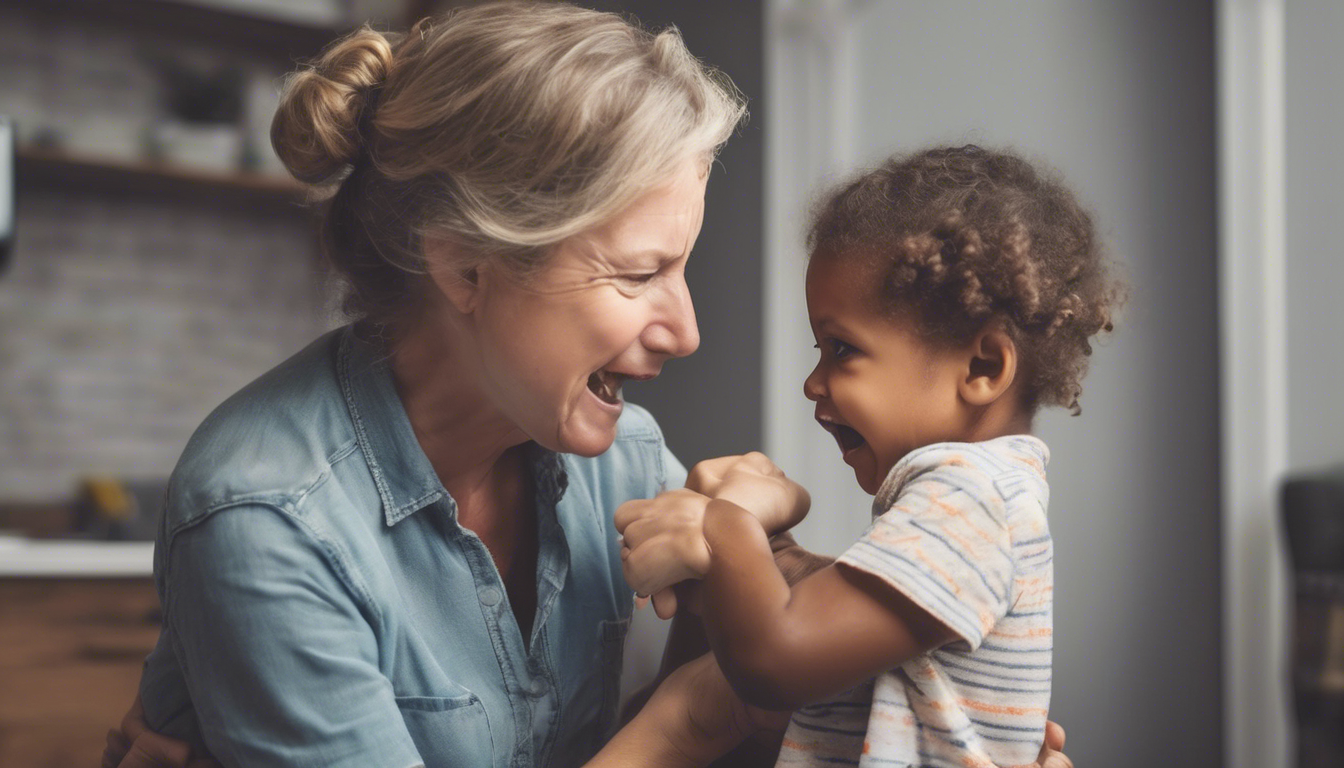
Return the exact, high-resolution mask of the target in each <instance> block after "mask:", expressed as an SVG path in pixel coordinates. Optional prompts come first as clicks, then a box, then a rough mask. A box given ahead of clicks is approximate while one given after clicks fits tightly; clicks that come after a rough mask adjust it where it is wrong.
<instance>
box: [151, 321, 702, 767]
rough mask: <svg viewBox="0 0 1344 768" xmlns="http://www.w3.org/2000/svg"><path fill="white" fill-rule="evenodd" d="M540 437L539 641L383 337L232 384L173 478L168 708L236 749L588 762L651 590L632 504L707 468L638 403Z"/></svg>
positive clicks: (399, 761) (244, 757)
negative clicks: (620, 537) (416, 418)
mask: <svg viewBox="0 0 1344 768" xmlns="http://www.w3.org/2000/svg"><path fill="white" fill-rule="evenodd" d="M534 454H535V461H534V467H535V470H536V471H535V472H534V475H535V477H536V483H537V490H536V498H537V502H536V504H537V516H538V525H539V539H540V552H539V555H538V558H537V613H536V617H535V619H534V621H533V628H532V633H531V637H530V638H528V639H527V641H526V642H525V641H524V638H523V637H522V634H521V632H520V630H519V627H518V623H517V622H516V621H515V619H514V616H513V612H512V610H511V609H510V607H509V601H508V596H507V594H506V592H505V589H504V584H503V582H502V581H501V580H500V576H499V572H498V571H497V570H496V569H495V566H494V563H493V561H492V560H491V557H490V554H489V552H488V551H487V550H486V548H485V545H484V544H483V543H482V542H481V540H480V539H479V538H477V537H476V535H475V534H473V533H472V532H471V531H469V530H466V529H464V528H462V527H461V526H460V525H458V523H457V515H456V504H455V503H454V501H453V499H452V498H451V497H450V496H449V495H448V493H447V492H446V491H445V490H444V488H443V485H442V484H441V483H440V482H439V480H438V477H437V476H436V475H435V473H434V470H433V469H432V468H431V466H430V464H429V460H428V459H427V458H426V456H425V454H424V452H423V451H422V450H421V449H420V446H419V443H418V442H417V441H416V438H415V435H414V433H413V432H412V430H411V424H410V420H409V419H408V418H407V416H406V412H405V410H404V408H403V407H402V404H401V401H400V399H399V398H398V396H397V393H396V390H395V388H394V384H393V379H392V375H391V372H390V369H389V368H388V365H387V363H386V360H385V359H383V358H382V357H381V356H380V355H379V353H378V351H377V349H376V348H375V347H374V346H373V345H371V344H369V343H367V342H364V341H361V340H359V339H358V338H357V334H355V333H354V332H353V331H352V329H350V328H344V329H340V330H337V331H333V332H332V333H330V334H327V335H326V336H323V337H322V338H320V339H318V340H317V341H316V342H314V343H313V344H312V345H310V346H309V347H308V348H307V349H305V350H303V351H302V352H300V353H299V354H297V355H295V356H294V357H293V358H291V359H290V360H288V361H287V362H285V363H283V364H281V365H280V366H279V367H277V368H276V369H274V370H272V371H271V372H269V373H267V374H266V375H264V376H262V377H261V378H260V379H258V380H257V381H255V382H253V383H252V384H251V385H249V386H248V387H247V388H245V389H244V390H242V391H241V392H239V393H238V394H237V395H235V396H234V397H232V398H230V399H229V400H228V401H227V402H226V403H224V404H223V405H222V406H220V407H219V408H218V409H217V410H216V411H215V412H214V413H213V414H211V416H210V417H209V418H208V419H206V421H205V423H204V424H202V425H201V427H200V429H198V430H197V432H196V434H195V435H194V436H193V437H192V439H191V441H190V442H189V444H188V445H187V448H186V451H185V452H184V453H183V455H182V459H181V461H180V462H179V463H178V466H177V469H176V470H175V471H174V473H173V477H172V481H171V483H170V487H169V492H168V501H167V507H166V511H165V517H164V522H163V526H162V528H161V530H160V533H159V540H158V545H157V548H156V550H155V569H154V570H155V578H156V580H157V583H158V589H159V597H160V599H161V600H162V602H163V612H164V626H163V632H162V635H161V637H160V639H159V644H158V647H157V648H156V649H155V650H154V652H153V654H152V655H151V656H150V657H149V660H148V661H147V662H146V666H145V675H144V679H143V681H142V683H141V693H142V695H143V698H144V704H145V714H146V720H147V722H148V724H149V725H150V726H151V727H152V728H154V729H155V730H159V731H161V732H163V733H166V734H168V735H170V736H175V737H178V738H182V739H186V740H188V741H190V742H192V743H193V744H195V745H197V746H199V747H204V748H206V749H208V750H209V751H210V752H211V753H212V754H214V755H215V757H217V758H218V759H219V760H220V761H222V762H223V763H224V765H226V766H330V767H333V768H334V767H336V766H358V768H373V767H375V766H387V767H388V768H408V767H409V766H414V765H419V764H424V765H425V766H429V767H430V768H433V767H435V766H472V767H473V768H475V767H477V766H495V768H505V767H506V766H513V767H519V766H571V765H578V764H581V763H582V762H584V761H585V760H586V759H587V758H588V757H590V756H591V755H592V754H593V753H594V752H595V751H596V750H597V748H598V747H599V746H600V745H601V743H602V742H603V740H604V739H605V738H606V737H607V735H608V734H609V731H610V729H611V726H612V724H613V722H614V718H615V716H616V712H615V706H616V697H617V689H618V684H619V679H618V678H619V674H620V668H621V645H622V643H623V641H624V638H625V632H626V628H627V627H628V626H629V621H630V611H631V607H632V601H631V592H630V589H629V587H627V586H626V583H625V580H624V578H623V576H622V574H621V564H620V563H621V561H620V551H619V546H618V544H617V537H616V531H615V530H614V528H613V527H612V523H611V519H612V513H613V511H614V510H615V509H616V507H617V506H618V505H619V504H620V503H621V502H623V501H626V500H627V499H634V498H647V497H649V496H652V495H654V494H655V493H657V492H658V491H660V490H661V489H663V488H666V487H671V486H676V485H680V484H681V483H682V482H683V481H684V479H685V470H684V468H683V467H682V466H681V464H680V463H678V462H677V460H676V459H675V458H674V457H673V456H672V455H671V454H670V453H669V452H668V450H667V448H666V447H665V445H664V443H663V438H662V434H661V432H660V431H659V429H658V425H657V424H656V423H655V422H654V421H653V419H652V418H651V417H650V416H649V414H648V413H647V412H646V411H644V410H643V409H640V408H638V407H635V406H630V405H627V407H626V410H625V413H624V414H623V415H622V416H621V419H620V422H619V425H618V428H617V436H616V441H615V443H614V444H613V445H612V447H611V449H610V450H608V451H607V452H606V453H604V454H603V455H601V456H599V457H597V458H593V459H585V458H579V457H575V456H563V457H560V456H557V455H556V454H553V453H549V452H546V451H543V450H541V449H539V448H538V449H536V451H535V452H534ZM566 484H567V487H566ZM557 499H558V501H557Z"/></svg>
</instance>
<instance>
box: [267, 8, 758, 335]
mask: <svg viewBox="0 0 1344 768" xmlns="http://www.w3.org/2000/svg"><path fill="white" fill-rule="evenodd" d="M744 114H745V107H744V104H743V100H742V97H741V95H740V94H739V93H738V91H737V90H736V88H734V87H733V85H732V83H731V82H730V81H729V80H728V79H727V78H726V77H724V76H723V75H722V74H720V73H718V72H716V71H714V70H712V69H710V68H708V67H706V66H705V65H704V64H702V63H701V62H699V61H698V60H697V59H695V57H693V56H692V55H691V54H690V52H689V51H687V50H686V46H685V44H684V43H683V42H682V39H681V36H680V34H679V33H678V32H677V30H676V29H675V28H671V29H667V30H664V31H662V32H659V33H657V34H654V33H650V32H647V31H645V30H643V29H641V28H639V27H638V26H635V25H634V24H632V23H630V22H628V21H626V20H625V19H623V18H621V17H620V16H617V15H615V14H610V13H600V12H597V11H591V10H587V9H582V8H577V7H575V6H572V5H568V4H565V3H558V2H520V1H514V2H498V3H490V4H486V5H479V6H474V7H470V8H462V9H458V10H455V11H451V12H449V13H447V14H444V15H442V16H439V17H432V18H428V19H424V20H422V21H421V22H419V23H418V24H416V25H415V26H414V27H413V28H412V29H411V30H410V32H409V33H406V34H404V35H397V34H386V33H382V32H378V31H376V30H373V29H370V28H368V27H364V28H362V29H359V30H357V31H355V32H353V33H351V34H350V35H348V36H347V37H345V38H343V39H341V40H338V41H337V42H336V43H334V44H333V45H332V46H331V47H330V48H328V49H327V50H326V51H325V52H324V53H323V54H322V55H321V56H320V58H319V59H318V60H317V61H315V62H314V63H312V64H310V65H308V66H305V67H304V68H302V69H301V70H299V71H298V72H296V73H294V74H293V75H291V76H290V79H289V81H288V83H287V85H286V89H285V94H284V96H283V97H282V100H281V105H280V108H279V110H278V111H277V113H276V116H275V120H274V122H273V123H272V125H271V140H272V143H273V144H274V146H275V149H276V152H277V154H278V155H279V156H280V158H281V160H282V161H284V163H285V165H286V167H287V168H289V170H290V172H291V173H293V174H294V176H295V177H297V178H299V179H300V180H303V181H306V182H309V183H312V184H316V185H319V186H322V187H325V188H327V189H329V190H331V189H334V193H333V194H332V196H331V197H330V200H329V201H328V203H327V205H328V208H327V211H326V215H325V217H324V224H323V241H324V251H325V252H326V254H327V256H328V258H329V259H330V260H331V261H332V262H333V264H334V266H335V267H336V268H337V270H338V271H339V272H340V273H341V275H342V276H343V277H344V279H345V281H346V283H347V284H348V290H347V294H346V302H345V306H346V311H347V313H349V314H350V315H352V316H354V317H360V318H368V319H370V320H372V321H374V322H375V323H377V324H379V325H391V324H393V321H395V320H397V319H398V318H401V317H404V316H405V315H406V310H407V309H408V307H409V306H410V305H412V304H415V302H416V300H417V299H418V298H420V297H422V296H423V295H424V294H422V293H421V291H422V290H423V289H424V285H425V280H424V278H423V275H424V273H425V264H424V259H425V256H424V252H423V248H422V243H423V240H424V238H425V237H427V236H433V237H436V238H443V239H445V240H446V241H448V242H450V243H452V244H453V245H454V246H455V247H454V249H453V250H454V251H455V252H457V253H459V254H460V255H459V257H458V258H459V259H460V260H461V263H460V264H454V266H455V267H457V268H460V269H462V270H463V271H466V270H469V269H472V268H474V267H479V266H480V265H481V264H483V263H485V262H487V261H490V262H495V263H500V264H502V265H504V266H506V267H508V268H509V269H511V270H513V271H514V272H515V273H516V274H518V275H522V276H526V275H528V274H530V273H531V272H533V271H534V270H535V268H536V267H537V266H539V265H540V264H542V263H543V262H544V259H545V256H546V254H547V252H548V251H549V249H550V247H551V246H553V245H555V244H557V243H559V242H561V241H563V240H565V239H566V238H568V237H571V236H573V235H575V234H578V233H579V232H582V231H584V230H586V229H589V228H591V227H593V226H596V225H598V224H601V223H603V222H605V221H606V220H608V219H610V218H611V217H612V216H614V215H616V214H617V213H619V212H620V211H621V210H623V209H624V208H625V207H627V206H628V205H629V204H631V203H632V202H633V201H634V200H635V199H636V198H637V197H639V196H640V195H641V194H643V193H645V192H647V191H648V190H650V189H652V188H654V187H656V186H657V185H658V184H660V183H662V182H664V181H666V180H667V179H669V178H670V177H671V176H672V174H673V173H674V171H675V169H676V168H677V166H678V164H679V163H681V162H684V161H685V160H686V159H687V158H688V157H690V156H694V155H695V154H697V153H698V154H700V155H702V156H703V157H704V158H705V159H706V161H708V160H710V159H711V158H712V157H713V155H714V154H715V153H716V152H717V151H718V148H719V147H720V146H721V145H722V144H723V143H724V142H725V141H726V140H727V139H728V137H729V136H730V135H731V134H732V132H733V130H734V129H735V127H736V126H737V124H738V123H739V122H740V121H741V119H742V118H743V116H744Z"/></svg>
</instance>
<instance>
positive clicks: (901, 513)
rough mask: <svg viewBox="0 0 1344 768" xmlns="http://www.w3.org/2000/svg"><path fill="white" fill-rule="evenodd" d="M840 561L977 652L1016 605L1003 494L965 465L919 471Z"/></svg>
mask: <svg viewBox="0 0 1344 768" xmlns="http://www.w3.org/2000/svg"><path fill="white" fill-rule="evenodd" d="M838 562H841V563H844V564H845V565H847V566H849V567H852V568H856V569H858V570H860V571H864V572H865V573H869V574H872V575H874V576H877V577H878V578H880V579H882V580H883V581H884V582H886V583H887V584H889V585H890V586H892V587H893V588H895V589H896V590H897V591H899V592H900V593H901V594H903V595H905V596H906V597H908V598H910V600H911V601H913V602H914V603H915V604H916V605H918V606H919V607H921V608H923V609H924V610H925V611H927V612H928V613H929V614H930V615H932V616H933V617H934V618H936V619H938V620H939V621H941V622H942V623H943V624H944V625H946V626H947V627H948V628H949V629H951V630H952V631H953V632H955V633H956V634H957V635H958V636H959V637H960V638H961V640H962V641H964V642H965V643H966V645H967V646H969V648H970V650H975V649H976V648H978V647H979V646H980V643H981V642H982V641H983V640H984V638H985V635H986V634H987V633H988V632H989V631H990V630H991V629H992V628H993V627H994V625H995V624H996V623H998V621H999V620H1000V619H1002V618H1003V617H1004V616H1005V615H1007V613H1008V610H1009V609H1010V608H1011V606H1012V590H1013V558H1012V541H1011V538H1010V537H1009V532H1008V524H1007V515H1006V511H1005V508H1004V502H1003V498H1002V497H1001V496H1000V495H999V493H998V491H997V490H996V489H995V487H994V482H993V479H992V478H991V477H990V475H989V474H988V473H986V472H984V471H983V470H980V469H978V468H976V467H974V466H969V465H966V464H964V463H957V464H944V465H941V466H935V467H930V468H927V469H924V470H923V471H920V472H918V473H917V474H915V475H914V476H913V477H912V478H910V479H909V480H907V481H906V484H905V485H904V486H903V488H902V489H901V491H900V493H899V494H898V495H897V496H896V499H895V500H894V502H893V503H892V505H891V507H890V508H889V509H888V510H887V511H886V512H885V513H884V514H882V515H881V516H880V517H878V518H877V519H876V520H874V521H873V524H872V526H871V527H870V528H869V529H868V531H867V532H866V533H865V534H864V535H863V537H862V538H860V539H859V541H858V542H857V543H855V544H854V545H853V546H852V547H850V548H849V549H848V550H846V551H845V553H844V554H842V555H841V556H840V557H839V559H838Z"/></svg>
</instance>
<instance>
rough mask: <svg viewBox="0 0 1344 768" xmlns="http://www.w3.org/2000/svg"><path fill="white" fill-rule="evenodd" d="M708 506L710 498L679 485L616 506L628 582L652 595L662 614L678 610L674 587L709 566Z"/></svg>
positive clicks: (656, 608)
mask: <svg viewBox="0 0 1344 768" xmlns="http://www.w3.org/2000/svg"><path fill="white" fill-rule="evenodd" d="M707 504H709V499H708V498H707V497H705V496H702V495H700V494H698V493H696V492H694V491H691V490H687V489H685V488H678V489H676V490H672V491H666V492H664V493H660V494H658V496H656V497H654V498H652V499H638V500H635V501H627V502H626V503H624V504H622V505H621V506H620V507H619V508H618V509H617V510H616V515H615V521H616V530H618V531H620V532H621V535H622V537H623V540H622V543H621V564H622V567H623V568H624V570H625V580H626V583H628V584H629V585H630V587H631V588H632V589H634V590H635V591H636V592H637V593H639V594H643V595H653V596H654V600H653V608H654V610H655V611H657V612H658V616H659V617H661V618H664V619H668V618H671V617H672V616H673V614H675V613H676V597H675V595H674V593H673V592H672V590H671V589H670V588H671V587H672V585H674V584H677V583H678V582H682V581H685V580H687V579H698V578H700V577H701V576H703V575H704V574H705V572H706V571H708V570H709V546H708V545H707V544H706V543H705V534H704V519H705V506H706V505H707Z"/></svg>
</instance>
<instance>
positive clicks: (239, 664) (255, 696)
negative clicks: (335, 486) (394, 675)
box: [165, 506, 422, 768]
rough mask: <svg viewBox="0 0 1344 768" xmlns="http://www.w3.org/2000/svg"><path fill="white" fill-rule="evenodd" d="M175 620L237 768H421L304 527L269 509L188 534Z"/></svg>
mask: <svg viewBox="0 0 1344 768" xmlns="http://www.w3.org/2000/svg"><path fill="white" fill-rule="evenodd" d="M166 560H167V564H168V568H169V569H170V578H169V579H168V583H169V584H170V586H171V588H170V589H169V590H168V591H167V592H166V601H165V620H166V623H167V624H168V627H166V628H165V631H172V632H174V633H175V635H176V637H177V643H176V651H177V654H178V657H179V661H180V663H181V666H182V668H183V670H184V672H185V675H186V678H187V686H188V688H189V690H190V692H191V698H192V703H193V705H194V707H195V709H196V713H197V717H198V718H199V720H200V728H201V735H202V736H203V737H204V740H205V743H206V746H208V747H209V749H210V751H211V753H212V754H214V756H215V757H216V758H218V759H219V760H220V762H222V763H223V764H224V765H226V766H234V765H247V766H308V765H312V766H316V765H321V766H351V767H352V768H353V767H354V766H361V767H362V766H369V765H387V766H412V765H419V764H421V762H422V761H421V759H420V755H419V754H418V751H417V750H416V747H415V744H414V742H413V741H412V739H411V736H410V733H409V731H408V730H407V727H406V724H405V721H404V720H403V719H402V716H401V713H400V710H399V709H398V705H397V701H396V698H395V696H394V694H393V690H392V685H391V682H390V681H389V680H388V679H387V677H386V676H384V675H383V674H382V672H381V671H380V669H379V666H378V660H379V649H378V645H377V642H376V640H375V637H374V632H373V628H372V627H371V626H370V625H369V618H368V617H366V616H365V615H363V613H362V612H361V610H360V607H359V604H358V603H357V601H356V600H355V599H354V597H353V595H352V594H351V592H350V591H349V589H348V588H347V586H346V584H345V583H344V582H343V581H342V579H341V578H340V577H339V576H338V575H337V573H336V572H335V570H334V568H333V566H332V563H331V562H330V561H329V559H328V558H327V557H326V556H325V555H324V552H323V546H322V544H321V542H320V541H318V540H317V539H315V538H314V537H313V536H312V534H311V533H309V532H308V531H307V530H306V529H305V528H303V526H302V523H299V522H297V521H294V520H292V519H289V518H287V517H286V516H285V515H283V514H281V513H280V512H278V511H276V510H273V509H269V508H265V507H260V506H239V507H234V508H229V509H224V510H220V511H218V512H215V513H214V514H212V515H210V516H209V517H208V518H206V519H204V520H203V521H201V522H200V523H197V524H196V525H194V526H193V527H191V528H189V529H186V530H183V531H180V532H178V533H177V534H176V535H175V536H174V537H173V540H172V543H171V547H170V552H169V553H168V556H167V558H166Z"/></svg>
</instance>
